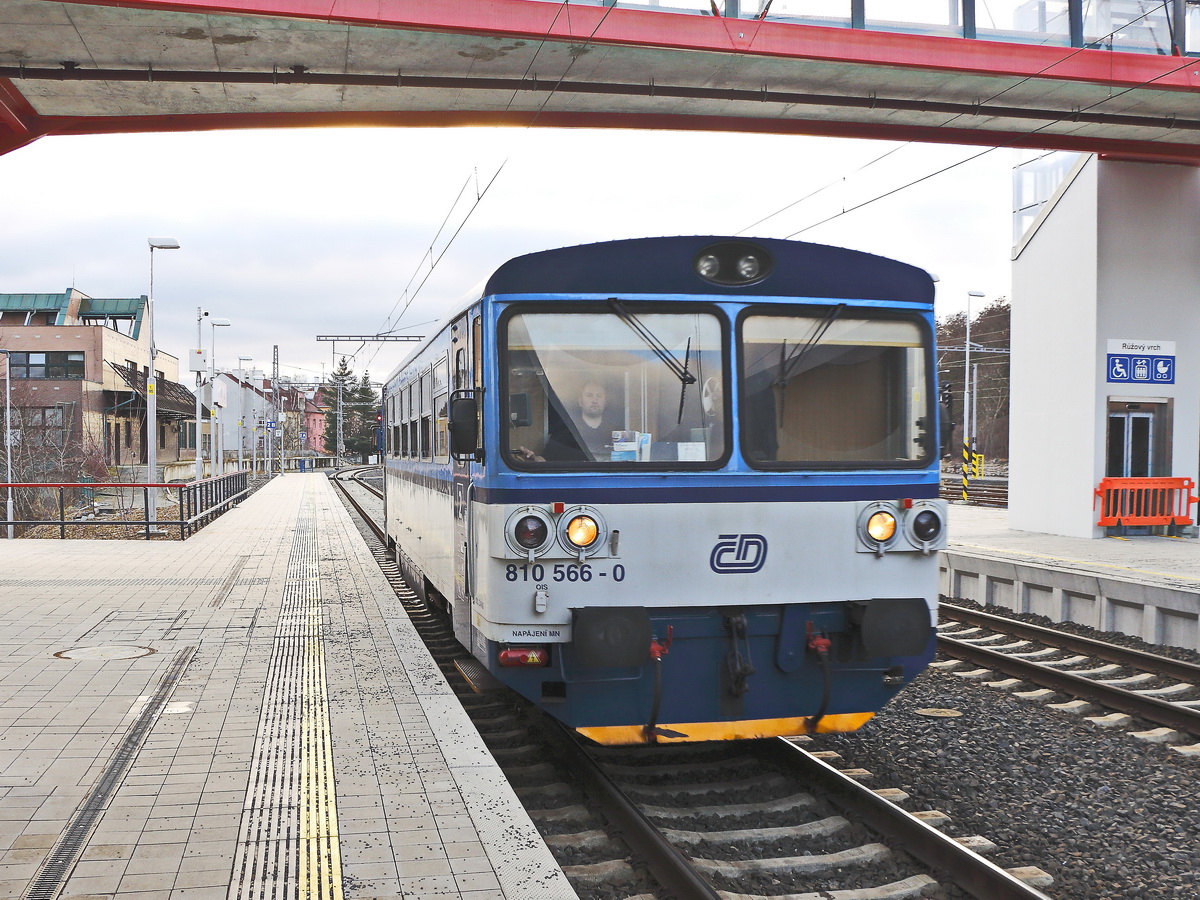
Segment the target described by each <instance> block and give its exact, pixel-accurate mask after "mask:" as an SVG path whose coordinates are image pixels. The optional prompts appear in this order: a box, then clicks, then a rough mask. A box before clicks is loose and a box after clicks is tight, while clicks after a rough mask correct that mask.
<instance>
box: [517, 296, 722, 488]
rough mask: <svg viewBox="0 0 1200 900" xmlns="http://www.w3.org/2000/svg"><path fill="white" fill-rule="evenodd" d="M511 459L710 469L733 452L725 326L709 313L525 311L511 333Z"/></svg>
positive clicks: (619, 308)
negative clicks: (726, 398) (728, 438)
mask: <svg viewBox="0 0 1200 900" xmlns="http://www.w3.org/2000/svg"><path fill="white" fill-rule="evenodd" d="M504 332H505V339H506V342H507V359H508V366H507V372H506V375H507V385H506V386H505V388H504V391H505V393H504V397H506V398H507V408H506V411H505V415H506V420H507V421H506V424H507V434H506V435H505V436H504V437H503V439H504V440H505V441H506V443H505V444H504V445H503V446H505V447H506V448H507V453H508V455H509V459H510V461H512V462H513V463H515V464H517V465H521V466H533V467H542V466H546V467H583V468H592V467H595V466H597V465H599V466H602V467H609V466H629V465H634V466H636V465H639V464H645V465H654V464H658V465H662V464H666V463H671V464H674V465H679V464H681V463H682V464H688V463H692V464H697V465H702V464H706V463H711V462H713V461H716V460H719V459H721V458H722V457H723V456H724V455H725V440H726V439H725V435H726V433H727V429H726V427H725V421H726V404H725V402H724V399H723V398H724V396H725V391H724V380H725V378H726V373H727V372H728V366H727V365H726V361H725V350H724V347H723V344H722V340H721V321H720V319H718V317H717V316H716V315H714V314H712V313H708V312H677V313H661V312H644V311H639V310H638V309H637V307H636V306H626V305H623V304H620V303H617V302H614V303H613V304H612V311H609V312H571V313H559V312H554V313H549V312H548V313H540V312H539V313H533V312H530V313H522V314H518V315H513V316H511V317H510V318H509V319H508V321H507V326H506V328H505V329H504Z"/></svg>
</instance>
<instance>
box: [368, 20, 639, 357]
mask: <svg viewBox="0 0 1200 900" xmlns="http://www.w3.org/2000/svg"><path fill="white" fill-rule="evenodd" d="M615 8H616V4H615V3H614V4H612V5H611V6H608V7H606V8H605V10H604V13H603V15H601V16H600V19H599V21H597V23H596V25H595V27H594V28H593V29H592V31H591V33H590V34H589V35H588V36H587V39H586V40H585V41H584V42H583V44H582V45H581V46H580V48H579V50H580V51H582V50H583V49H586V48H587V47H588V45H589V44H591V42H592V40H593V39H594V38H595V36H596V34H597V32H599V30H600V28H601V26H603V25H604V22H605V20H606V19H607V18H608V16H609V14H610V13H611V12H612V11H613V9H615ZM564 12H566V13H567V16H568V19H569V17H570V0H562V3H561V4H560V5H559V8H558V9H557V10H556V11H555V14H554V18H553V19H551V21H550V24H549V25H548V26H547V28H546V34H545V35H543V36H542V39H541V41H540V42H539V43H538V47H537V49H536V50H535V51H534V54H533V57H532V58H531V59H530V61H529V65H528V66H527V67H526V69H525V75H524V78H528V77H529V73H530V72H531V71H532V70H533V66H534V64H535V63H536V61H537V57H538V55H539V54H540V53H541V50H542V47H544V46H545V44H546V41H547V40H548V39H549V37H550V33H551V32H552V31H553V29H554V26H555V24H556V23H557V22H558V20H559V17H560V16H561V15H562V14H563V13H564ZM582 56H583V53H582V52H575V53H573V54H572V55H571V61H570V63H568V64H567V67H566V69H564V70H563V72H562V74H561V75H559V77H558V78H557V79H556V80H555V82H554V85H553V87H551V89H550V90H549V92H548V93H547V94H546V98H545V99H544V100H543V101H542V103H541V105H540V106H539V107H538V109H537V111H536V112H535V113H534V115H533V118H532V119H530V121H529V123H528V124H527V125H526V126H525V130H528V129H529V128H532V127H533V126H534V124H535V123H536V122H537V120H538V117H539V116H541V114H542V112H543V111H544V110H545V108H546V106H547V104H549V103H550V101H551V99H553V97H554V95H555V93H556V92H557V91H558V89H559V87H560V86H561V85H562V83H563V81H564V80H565V79H566V77H567V75H569V74H570V72H571V69H573V68H574V67H575V63H576V62H578V61H579V59H580V58H581V57H582ZM515 98H516V92H514V93H513V97H512V98H510V100H509V103H508V107H511V105H512V102H513V100H514V99H515ZM508 107H506V109H507V108H508ZM509 159H510V157H505V159H504V160H503V162H501V163H500V166H499V167H498V168H497V169H496V171H495V173H494V174H493V175H492V177H491V179H490V180H489V181H488V183H487V186H486V187H485V188H484V189H483V190H482V191H480V190H479V182H478V178H479V170H478V168H476V169H475V172H474V177H475V180H476V190H475V202H474V203H473V204H472V205H471V208H470V209H468V210H467V213H466V215H465V216H464V217H463V219H462V221H461V222H460V223H459V225H458V227H457V228H456V229H455V231H454V234H453V235H451V236H450V239H449V240H448V241H447V242H446V245H445V246H444V247H443V248H442V250H441V252H440V253H438V254H437V256H436V257H434V256H433V249H434V246H435V244H436V243H437V239H438V237H439V236H440V235H441V233H442V231H443V230H444V229H445V227H446V223H447V222H448V221H449V219H450V216H451V214H452V213H453V211H454V209H455V208H456V207H457V205H458V201H459V200H460V199H461V197H462V193H463V191H464V190H465V189H466V186H467V185H468V184H470V181H471V179H470V178H468V179H467V181H466V183H465V184H464V185H463V188H462V189H461V190H460V191H459V194H458V196H457V197H456V198H455V201H454V203H452V204H451V206H450V210H449V211H448V212H447V213H446V217H445V218H444V219H443V221H442V224H441V225H440V226H439V227H438V231H437V234H435V235H434V237H433V239H432V240H431V241H430V244H429V247H428V248H427V250H426V252H425V254H423V255H422V257H421V262H420V263H418V264H417V268H416V269H414V271H413V274H412V276H410V278H409V280H408V284H407V285H406V286H405V289H404V293H403V294H402V295H401V297H400V299H399V300H397V301H396V303H395V304H394V305H393V306H392V309H391V310H390V311H389V313H388V318H387V322H386V327H389V328H390V329H391V331H395V330H397V328H398V325H399V321H400V319H402V318H403V317H404V314H405V312H407V311H408V308H409V307H410V306H411V305H412V303H413V301H414V300H416V298H417V295H418V294H419V293H420V292H421V289H422V288H423V287H424V286H425V284H426V282H428V281H429V277H430V276H431V275H432V274H433V272H434V270H435V269H436V268H437V265H438V263H439V262H440V261H441V260H442V258H443V257H444V256H445V255H446V251H447V250H449V249H450V246H451V245H452V244H453V243H454V240H455V238H457V237H458V235H459V234H460V233H461V232H462V230H463V228H464V227H465V226H466V224H467V222H468V221H469V220H470V218H471V216H472V214H474V212H475V210H476V209H478V208H479V205H480V203H482V201H483V198H484V196H485V195H486V194H487V192H488V191H489V190H490V189H491V187H492V185H493V184H495V183H496V179H497V178H499V177H500V173H501V172H502V171H504V167H505V166H506V165H508V162H509ZM426 259H430V260H431V262H430V265H429V270H428V271H427V272H426V273H425V276H424V277H423V278H422V279H421V282H420V283H419V284H418V285H417V287H416V289H415V290H413V291H412V292H411V293H409V288H410V287H411V285H412V282H413V279H415V278H416V275H417V273H418V272H419V271H420V269H421V265H422V263H423V262H424V261H425V260H426ZM402 302H403V303H404V307H403V309H401V310H400V313H399V315H397V316H396V319H395V323H394V324H393V322H392V319H391V314H392V313H393V312H395V310H396V307H397V306H399V305H400V303H402ZM391 331H385V332H382V333H384V334H388V333H391ZM359 349H360V350H361V349H362V348H361V347H360V348H359ZM381 349H382V345H381V346H379V347H376V349H375V352H374V353H372V354H371V358H370V359H369V360H368V361H367V367H368V368H369V367H370V365H371V363H373V362H374V361H375V357H376V356H378V355H379V351H380V350H381Z"/></svg>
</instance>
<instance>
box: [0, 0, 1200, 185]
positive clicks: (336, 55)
mask: <svg viewBox="0 0 1200 900" xmlns="http://www.w3.org/2000/svg"><path fill="white" fill-rule="evenodd" d="M715 8H716V7H715V5H714V9H715ZM323 124H342V125H344V124H362V125H410V126H412V125H420V126H428V125H485V124H490V125H497V124H507V125H516V126H528V125H536V126H555V127H564V126H566V127H620V128H665V129H698V130H720V131H751V132H773V133H796V134H811V135H839V136H854V137H877V138H888V139H894V140H917V141H933V142H952V143H968V144H980V145H999V146H1014V147H1048V148H1060V149H1068V150H1089V151H1096V152H1100V153H1104V154H1107V155H1111V156H1119V157H1122V158H1127V159H1142V160H1160V161H1176V162H1191V163H1196V162H1200V60H1194V59H1191V58H1188V57H1180V56H1169V55H1153V54H1138V53H1127V52H1112V51H1108V50H1102V49H1083V48H1075V49H1072V48H1070V47H1061V46H1059V47H1052V46H1039V45H1033V44H1020V43H1002V42H999V41H989V40H966V39H962V38H954V37H945V36H930V35H920V34H898V33H887V32H880V31H868V30H861V29H860V30H854V29H848V28H832V27H820V26H814V25H808V24H796V23H792V22H775V21H771V20H770V19H766V20H760V19H748V18H724V17H721V16H713V15H696V14H680V13H678V12H669V11H661V10H653V9H623V8H618V7H614V6H608V5H594V6H593V5H581V4H579V3H552V2H537V0H488V2H481V0H332V2H330V0H323V2H317V0H224V2H218V3H214V2H203V0H172V2H154V0H132V2H125V0H70V2H51V0H0V152H7V151H10V150H13V149H15V148H17V147H20V146H23V145H25V144H27V143H29V142H30V141H33V140H36V139H37V138H39V137H42V136H44V135H57V134H87V133H102V132H135V131H186V130H204V129H217V128H239V127H255V128H261V127H271V126H297V125H323Z"/></svg>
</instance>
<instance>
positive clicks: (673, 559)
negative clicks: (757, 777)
mask: <svg viewBox="0 0 1200 900" xmlns="http://www.w3.org/2000/svg"><path fill="white" fill-rule="evenodd" d="M933 295H934V290H933V280H932V279H931V278H930V276H929V275H928V274H927V273H926V272H924V271H922V270H920V269H918V268H915V267H913V266H910V265H906V264H904V263H900V262H895V261H893V260H888V259H884V258H882V257H878V256H873V255H870V254H867V253H861V252H857V251H853V250H845V249H840V248H836V247H825V246H820V245H816V244H808V243H801V242H795V241H784V240H749V239H742V238H725V237H669V238H647V239H640V240H625V241H613V242H607V243H598V244H590V245H585V246H579V247H568V248H564V249H559V250H549V251H545V252H541V253H532V254H529V255H527V256H521V257H518V258H516V259H513V260H510V261H509V262H507V263H505V264H504V265H502V266H501V267H500V268H499V269H498V270H496V272H495V273H494V274H493V275H492V276H491V278H490V279H489V280H488V281H487V282H486V285H485V286H484V288H483V290H482V293H481V294H480V295H479V296H473V297H472V298H471V299H470V300H469V301H468V302H466V303H464V304H463V305H462V306H461V307H460V308H459V309H457V310H456V311H455V312H454V314H453V315H451V316H450V317H449V319H448V320H447V321H446V322H445V324H444V327H441V328H440V330H439V331H438V332H437V333H436V334H435V335H433V336H432V337H430V338H428V339H426V340H425V341H423V343H422V344H421V345H420V346H419V348H418V349H417V350H416V351H415V352H414V353H413V354H412V355H411V356H410V357H409V358H408V360H407V361H406V362H404V363H403V364H402V365H401V366H400V367H399V368H398V369H397V370H396V371H395V372H394V373H393V374H392V375H391V376H390V378H389V379H388V383H387V388H386V394H385V399H384V410H385V413H384V415H385V421H384V425H385V429H384V430H385V434H386V452H385V457H384V458H385V462H386V467H385V472H386V477H385V490H386V498H387V499H386V508H387V532H388V537H389V544H390V546H391V548H392V549H393V550H394V551H395V553H396V556H397V559H398V561H399V563H400V565H401V567H402V569H403V572H404V574H405V577H406V579H407V580H408V581H409V583H410V584H411V585H412V586H413V587H414V588H415V589H416V590H417V592H418V593H420V594H421V595H422V596H424V597H425V598H427V599H428V600H430V601H431V602H433V603H435V604H437V605H441V606H443V607H444V608H445V610H446V611H447V613H448V614H449V616H450V619H451V621H452V622H453V628H454V634H455V636H456V638H457V639H458V640H459V641H460V642H461V643H462V645H463V646H464V647H465V648H467V649H468V650H469V651H470V653H471V655H472V656H473V657H474V658H475V659H476V660H477V661H478V663H479V664H480V665H481V666H482V667H486V669H487V671H488V672H490V673H491V675H493V676H495V677H496V678H498V679H499V680H500V681H502V682H503V683H504V684H506V685H507V686H508V687H510V688H511V689H513V690H515V691H517V692H519V693H520V694H522V695H524V696H525V697H527V698H528V699H530V700H531V701H533V702H534V703H535V704H537V705H538V706H539V707H540V708H542V709H543V710H545V711H546V712H548V713H549V714H551V715H552V716H554V717H555V718H557V719H559V720H560V721H562V722H563V723H565V724H566V725H567V726H569V727H571V728H573V729H575V730H576V731H577V732H579V733H581V734H582V735H585V736H586V737H588V738H590V739H592V740H594V741H596V742H599V743H602V744H637V743H654V742H672V741H706V740H720V739H729V738H756V737H765V736H773V735H794V734H803V733H806V732H815V731H821V732H826V731H852V730H855V729H857V728H859V727H860V726H861V725H862V724H863V723H864V722H866V721H867V720H868V719H870V718H871V716H873V715H874V714H875V713H876V712H877V711H878V710H879V709H880V708H881V707H883V706H884V705H885V704H886V703H887V702H888V701H889V700H890V699H891V698H892V697H893V696H894V695H895V694H896V692H897V691H899V690H900V689H901V687H902V686H903V685H904V684H906V683H907V682H909V681H910V680H912V679H913V678H914V677H915V676H916V675H917V674H918V673H919V672H920V671H921V670H922V669H923V668H924V667H925V666H926V664H927V663H928V662H929V661H930V659H932V657H933V653H934V643H935V637H934V627H933V626H934V623H935V620H936V607H937V573H938V563H937V556H936V551H937V550H939V549H940V548H942V547H944V546H945V542H946V535H945V532H946V529H945V520H946V509H945V504H944V503H943V502H942V501H940V500H938V499H937V496H938V457H939V453H938V435H937V425H938V413H937V389H936V384H935V369H934V359H935V357H934V321H933Z"/></svg>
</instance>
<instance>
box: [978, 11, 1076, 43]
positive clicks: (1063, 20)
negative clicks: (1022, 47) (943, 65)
mask: <svg viewBox="0 0 1200 900" xmlns="http://www.w3.org/2000/svg"><path fill="white" fill-rule="evenodd" d="M975 9H976V12H975V16H976V19H975V26H976V30H975V33H976V36H977V37H979V38H980V39H981V40H987V41H1014V42H1017V43H1022V44H1052V45H1055V46H1063V47H1065V46H1069V45H1070V43H1071V27H1070V17H1069V16H1068V14H1067V0H1008V2H1005V0H989V2H988V3H980V4H978V5H977V6H976V8H975Z"/></svg>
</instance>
